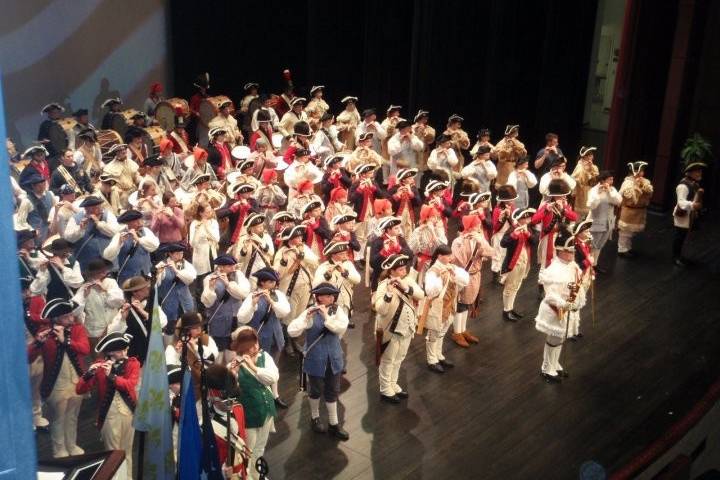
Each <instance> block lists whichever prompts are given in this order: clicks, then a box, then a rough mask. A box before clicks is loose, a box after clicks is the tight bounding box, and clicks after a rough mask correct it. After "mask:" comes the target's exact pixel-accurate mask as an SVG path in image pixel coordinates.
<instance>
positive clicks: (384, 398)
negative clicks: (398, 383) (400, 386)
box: [380, 393, 400, 405]
mask: <svg viewBox="0 0 720 480" xmlns="http://www.w3.org/2000/svg"><path fill="white" fill-rule="evenodd" d="M380 400H381V401H383V402H385V403H392V404H393V405H397V404H398V403H400V397H398V396H397V395H392V396H388V395H383V394H382V393H381V394H380Z"/></svg>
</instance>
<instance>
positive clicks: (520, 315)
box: [510, 310, 524, 318]
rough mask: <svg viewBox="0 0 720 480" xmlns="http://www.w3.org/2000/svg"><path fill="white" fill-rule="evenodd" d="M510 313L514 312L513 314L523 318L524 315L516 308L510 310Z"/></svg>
mask: <svg viewBox="0 0 720 480" xmlns="http://www.w3.org/2000/svg"><path fill="white" fill-rule="evenodd" d="M510 313H512V314H513V315H515V316H516V317H518V318H523V316H524V315H523V314H522V313H518V312H516V311H515V310H510Z"/></svg>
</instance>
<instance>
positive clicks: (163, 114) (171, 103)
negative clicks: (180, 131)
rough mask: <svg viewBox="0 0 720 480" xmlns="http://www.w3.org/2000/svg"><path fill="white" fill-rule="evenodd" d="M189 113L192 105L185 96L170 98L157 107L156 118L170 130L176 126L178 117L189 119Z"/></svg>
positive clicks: (164, 127)
mask: <svg viewBox="0 0 720 480" xmlns="http://www.w3.org/2000/svg"><path fill="white" fill-rule="evenodd" d="M189 115H190V106H189V105H188V102H187V100H185V99H183V98H176V97H174V98H168V99H167V100H163V101H162V102H160V103H158V104H157V106H156V107H155V120H157V122H158V123H159V124H160V126H161V127H162V128H163V129H165V130H167V131H168V132H169V131H170V130H173V129H174V128H175V118H176V117H183V118H185V119H187V118H188V116H189Z"/></svg>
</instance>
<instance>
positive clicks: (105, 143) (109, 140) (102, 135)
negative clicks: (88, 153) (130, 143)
mask: <svg viewBox="0 0 720 480" xmlns="http://www.w3.org/2000/svg"><path fill="white" fill-rule="evenodd" d="M97 141H98V145H100V151H101V152H102V156H103V159H104V160H107V161H109V160H112V159H111V158H108V157H107V153H108V150H110V148H111V147H112V146H113V145H120V144H121V143H123V141H122V137H121V136H120V134H119V133H118V132H116V131H115V130H98V132H97Z"/></svg>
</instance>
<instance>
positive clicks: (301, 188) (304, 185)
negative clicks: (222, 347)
mask: <svg viewBox="0 0 720 480" xmlns="http://www.w3.org/2000/svg"><path fill="white" fill-rule="evenodd" d="M313 188H314V187H313V183H312V182H311V181H310V180H303V181H302V182H300V183H298V186H297V189H298V192H300V193H303V192H306V191H308V190H312V189H313Z"/></svg>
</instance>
